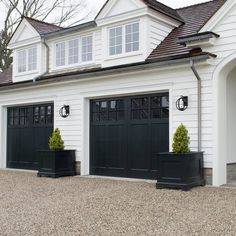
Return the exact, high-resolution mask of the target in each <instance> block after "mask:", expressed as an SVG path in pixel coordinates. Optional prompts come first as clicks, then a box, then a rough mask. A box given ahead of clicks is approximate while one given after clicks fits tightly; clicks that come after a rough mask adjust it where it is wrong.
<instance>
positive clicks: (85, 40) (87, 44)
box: [82, 36, 93, 62]
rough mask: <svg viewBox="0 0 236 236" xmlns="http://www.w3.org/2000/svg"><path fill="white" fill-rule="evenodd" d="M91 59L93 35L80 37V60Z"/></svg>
mask: <svg viewBox="0 0 236 236" xmlns="http://www.w3.org/2000/svg"><path fill="white" fill-rule="evenodd" d="M92 59H93V37H92V36H85V37H82V62H86V61H92Z"/></svg>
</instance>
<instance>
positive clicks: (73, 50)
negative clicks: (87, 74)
mask: <svg viewBox="0 0 236 236" xmlns="http://www.w3.org/2000/svg"><path fill="white" fill-rule="evenodd" d="M68 47H69V54H68V57H69V58H68V60H69V64H70V65H71V64H77V63H78V62H79V40H78V39H73V40H70V41H69V45H68Z"/></svg>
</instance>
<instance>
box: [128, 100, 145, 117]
mask: <svg viewBox="0 0 236 236" xmlns="http://www.w3.org/2000/svg"><path fill="white" fill-rule="evenodd" d="M131 116H132V120H137V119H141V120H142V119H149V98H148V97H144V98H135V99H132V109H131Z"/></svg>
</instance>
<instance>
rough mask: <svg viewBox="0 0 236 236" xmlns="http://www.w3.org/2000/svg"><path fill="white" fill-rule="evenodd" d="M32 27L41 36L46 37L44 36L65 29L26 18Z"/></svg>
mask: <svg viewBox="0 0 236 236" xmlns="http://www.w3.org/2000/svg"><path fill="white" fill-rule="evenodd" d="M24 18H25V19H26V20H27V21H28V22H29V23H30V24H31V25H32V26H33V28H34V29H35V30H36V31H37V32H38V33H39V34H40V35H44V34H48V33H52V32H55V31H59V30H61V29H63V28H62V27H60V26H57V25H54V24H49V23H46V22H43V21H40V20H36V19H33V18H29V17H24Z"/></svg>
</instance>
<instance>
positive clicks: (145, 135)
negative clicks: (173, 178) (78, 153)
mask: <svg viewBox="0 0 236 236" xmlns="http://www.w3.org/2000/svg"><path fill="white" fill-rule="evenodd" d="M90 106H91V109H90V110H91V133H90V136H91V139H90V140H91V144H90V147H91V150H90V153H91V154H90V173H91V174H92V175H105V176H117V177H130V178H145V179H155V178H156V175H157V161H156V158H155V154H156V153H158V152H164V151H168V150H169V95H168V93H164V94H155V95H153V94H152V95H143V96H136V97H121V98H109V99H100V100H92V101H91V104H90Z"/></svg>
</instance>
